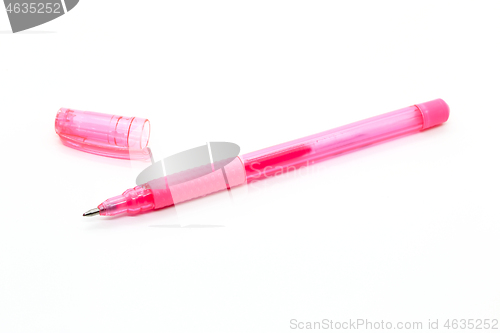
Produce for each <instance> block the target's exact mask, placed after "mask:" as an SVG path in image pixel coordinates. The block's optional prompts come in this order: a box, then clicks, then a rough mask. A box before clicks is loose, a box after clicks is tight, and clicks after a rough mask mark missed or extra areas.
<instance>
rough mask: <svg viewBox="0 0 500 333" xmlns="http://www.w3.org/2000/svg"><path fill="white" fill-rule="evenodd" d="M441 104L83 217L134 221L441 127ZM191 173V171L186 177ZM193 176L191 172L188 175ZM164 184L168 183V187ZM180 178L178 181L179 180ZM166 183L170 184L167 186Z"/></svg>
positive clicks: (140, 193)
mask: <svg viewBox="0 0 500 333" xmlns="http://www.w3.org/2000/svg"><path fill="white" fill-rule="evenodd" d="M448 116H449V107H448V105H447V104H446V103H445V102H444V101H443V100H442V99H436V100H433V101H430V102H426V103H422V104H417V105H413V106H409V107H406V108H403V109H400V110H397V111H393V112H389V113H385V114H382V115H379V116H376V117H372V118H368V119H365V120H362V121H358V122H355V123H352V124H349V125H345V126H341V127H337V128H334V129H331V130H329V131H326V132H321V133H318V134H315V135H311V136H307V137H304V138H302V139H297V140H294V141H290V142H286V143H283V144H280V145H276V146H272V147H269V148H266V149H262V150H258V151H255V152H252V153H248V154H244V155H241V156H239V157H237V158H235V159H234V160H233V161H232V162H230V163H229V164H227V165H225V166H224V167H223V169H224V172H223V171H222V169H218V170H216V171H214V172H212V173H210V174H207V175H204V176H201V177H198V178H195V179H192V180H188V181H184V182H182V181H180V182H176V181H173V180H175V175H174V176H173V177H171V176H167V177H164V178H158V179H155V180H152V181H150V182H148V183H146V184H143V185H140V186H136V187H134V188H132V189H128V190H127V191H125V192H124V193H123V194H122V195H119V196H116V197H113V198H110V199H108V200H106V201H104V202H103V203H101V204H100V205H99V206H98V208H94V209H91V210H89V211H88V212H86V213H84V214H83V216H93V215H97V214H99V215H102V216H114V215H119V214H129V215H134V214H138V213H143V212H146V211H150V210H154V209H160V208H164V207H169V206H172V205H175V204H177V203H181V202H184V201H188V200H191V199H195V198H199V197H203V196H205V195H207V194H210V193H215V192H218V191H222V190H226V189H228V188H231V187H235V186H239V185H242V184H244V183H250V182H252V181H255V180H259V179H263V178H267V177H272V176H273V175H275V174H278V173H280V174H281V173H283V172H286V171H290V170H295V169H298V168H299V167H302V166H305V165H309V164H312V163H316V162H320V161H323V160H326V159H329V158H332V157H334V156H336V155H339V154H343V153H347V152H350V151H354V150H357V149H360V148H363V147H366V146H369V145H372V144H376V143H380V142H383V141H388V140H391V139H395V138H397V137H401V136H405V135H408V134H412V133H416V132H419V131H422V130H425V129H428V128H430V127H434V126H437V125H440V124H442V123H444V122H445V121H447V120H448ZM186 172H190V171H186ZM191 172H192V171H191ZM167 178H168V181H167ZM181 178H182V177H181ZM169 183H170V184H169Z"/></svg>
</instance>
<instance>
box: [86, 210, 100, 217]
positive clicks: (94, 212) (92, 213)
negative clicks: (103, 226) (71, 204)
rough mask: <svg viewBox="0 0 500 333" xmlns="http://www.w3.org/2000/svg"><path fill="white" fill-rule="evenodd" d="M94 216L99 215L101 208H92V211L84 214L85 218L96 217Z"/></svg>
mask: <svg viewBox="0 0 500 333" xmlns="http://www.w3.org/2000/svg"><path fill="white" fill-rule="evenodd" d="M94 215H99V208H92V209H91V210H89V211H86V212H85V213H83V216H94Z"/></svg>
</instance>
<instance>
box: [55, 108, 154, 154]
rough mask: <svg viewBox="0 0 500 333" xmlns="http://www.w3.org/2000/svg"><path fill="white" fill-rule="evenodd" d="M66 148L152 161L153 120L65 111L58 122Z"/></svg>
mask: <svg viewBox="0 0 500 333" xmlns="http://www.w3.org/2000/svg"><path fill="white" fill-rule="evenodd" d="M55 129H56V133H57V134H58V135H59V137H60V138H61V141H62V142H63V144H64V145H66V146H68V147H71V148H74V149H78V150H81V151H85V152H89V153H92V154H97V155H102V156H107V157H113V158H122V159H149V149H148V148H147V145H148V142H149V132H150V125H149V120H147V119H144V118H137V117H122V116H117V115H110V114H104V113H97V112H90V111H79V110H74V109H67V108H61V109H60V110H59V111H58V112H57V116H56V121H55Z"/></svg>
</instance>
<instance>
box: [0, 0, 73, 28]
mask: <svg viewBox="0 0 500 333" xmlns="http://www.w3.org/2000/svg"><path fill="white" fill-rule="evenodd" d="M78 1H79V0H45V1H40V0H3V2H4V4H5V9H6V10H7V15H8V16H9V21H10V26H11V28H12V32H14V33H16V32H19V31H23V30H27V29H30V28H33V27H36V26H39V25H41V24H44V23H46V22H49V21H52V20H53V19H56V18H58V17H59V16H63V15H64V14H66V13H67V12H69V11H70V10H72V9H73V8H75V6H76V5H77V4H78Z"/></svg>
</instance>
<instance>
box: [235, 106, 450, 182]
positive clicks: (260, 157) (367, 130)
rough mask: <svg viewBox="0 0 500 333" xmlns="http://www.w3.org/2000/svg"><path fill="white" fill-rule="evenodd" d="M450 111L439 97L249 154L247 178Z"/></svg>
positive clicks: (422, 125) (412, 127) (439, 118)
mask: <svg viewBox="0 0 500 333" xmlns="http://www.w3.org/2000/svg"><path fill="white" fill-rule="evenodd" d="M448 115H449V108H448V105H447V104H446V103H445V102H444V101H443V100H441V99H438V100H434V101H430V102H426V103H422V104H417V105H413V106H410V107H406V108H403V109H400V110H396V111H392V112H388V113H385V114H382V115H379V116H376V117H372V118H368V119H365V120H362V121H358V122H355V123H352V124H349V125H345V126H341V127H338V128H334V129H331V130H329V131H325V132H321V133H318V134H314V135H311V136H307V137H304V138H302V139H297V140H293V141H290V142H286V143H283V144H280V145H276V146H272V147H269V148H266V149H262V150H258V151H256V152H252V153H249V154H245V155H242V156H241V159H242V161H243V163H244V165H245V172H246V178H247V182H252V181H254V180H259V179H263V178H267V177H272V176H276V175H279V174H282V173H284V172H288V171H293V170H296V169H298V168H300V167H302V166H307V165H311V164H314V163H317V162H320V161H323V160H326V159H329V158H331V157H334V156H336V155H340V154H343V153H347V152H351V151H355V150H357V149H360V148H363V147H366V146H369V145H373V144H376V143H380V142H384V141H388V140H391V139H394V138H398V137H401V136H405V135H408V134H412V133H415V132H419V131H421V130H423V129H427V128H429V127H433V126H436V125H439V124H441V123H443V122H445V121H446V120H447V119H448Z"/></svg>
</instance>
